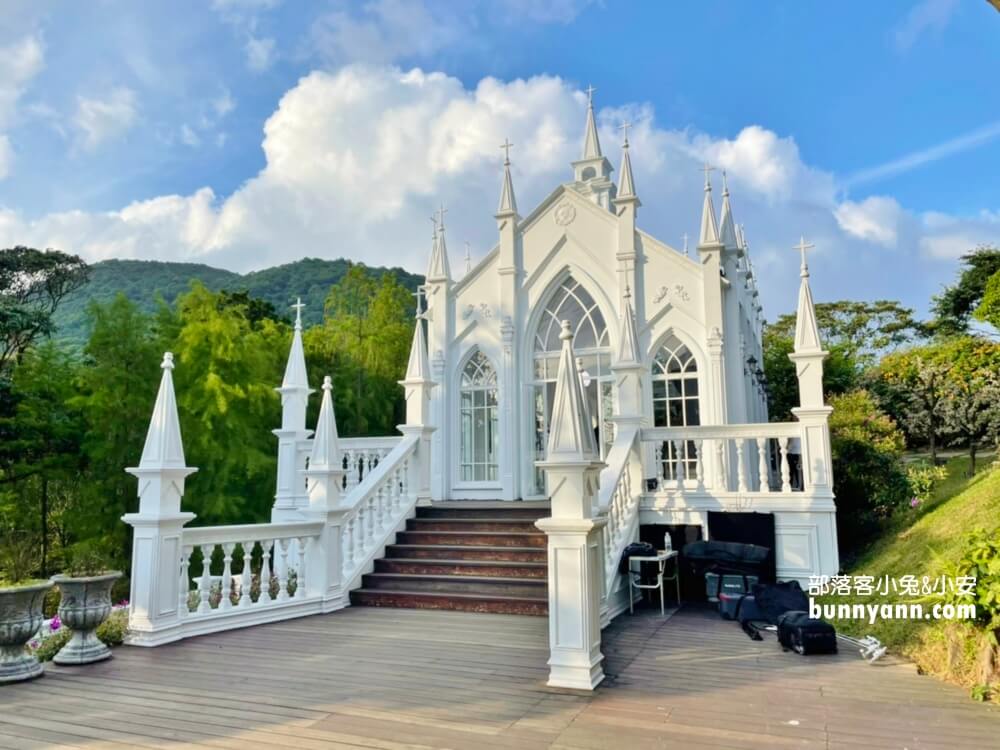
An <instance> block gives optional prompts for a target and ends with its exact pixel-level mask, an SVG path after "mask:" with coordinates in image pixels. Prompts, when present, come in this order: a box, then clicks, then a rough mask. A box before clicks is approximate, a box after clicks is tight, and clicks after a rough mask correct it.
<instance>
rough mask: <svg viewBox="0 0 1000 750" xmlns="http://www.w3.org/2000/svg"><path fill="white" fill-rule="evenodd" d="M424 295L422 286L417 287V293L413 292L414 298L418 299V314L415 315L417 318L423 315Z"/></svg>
mask: <svg viewBox="0 0 1000 750" xmlns="http://www.w3.org/2000/svg"><path fill="white" fill-rule="evenodd" d="M423 294H424V287H423V285H422V284H420V285H418V286H417V291H415V292H413V296H414V297H416V298H417V313H416V315H414V317H415V318H420V316H421V315H422V312H423V307H424V306H423V304H422V301H421V299H420V298H421V297H422V296H423Z"/></svg>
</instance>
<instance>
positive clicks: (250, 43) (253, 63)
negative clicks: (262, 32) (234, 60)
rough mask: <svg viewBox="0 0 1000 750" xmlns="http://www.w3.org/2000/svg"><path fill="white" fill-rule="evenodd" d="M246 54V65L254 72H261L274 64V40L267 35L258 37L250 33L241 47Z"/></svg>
mask: <svg viewBox="0 0 1000 750" xmlns="http://www.w3.org/2000/svg"><path fill="white" fill-rule="evenodd" d="M243 49H244V51H245V52H246V55H247V67H248V68H250V70H252V71H254V72H255V73H262V72H263V71H265V70H267V69H268V68H270V67H271V65H273V64H274V40H273V39H270V38H268V37H263V38H260V39H258V38H257V37H255V36H253V35H252V34H251V35H250V36H249V37H247V43H246V44H245V45H244V47H243Z"/></svg>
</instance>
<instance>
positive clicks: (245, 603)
mask: <svg viewBox="0 0 1000 750" xmlns="http://www.w3.org/2000/svg"><path fill="white" fill-rule="evenodd" d="M254 544H256V542H249V541H247V542H243V543H242V545H243V572H242V573H240V603H239V607H240V608H241V609H246V608H247V607H249V606H250V605H251V604H253V599H252V598H251V597H250V589H252V588H253V547H254Z"/></svg>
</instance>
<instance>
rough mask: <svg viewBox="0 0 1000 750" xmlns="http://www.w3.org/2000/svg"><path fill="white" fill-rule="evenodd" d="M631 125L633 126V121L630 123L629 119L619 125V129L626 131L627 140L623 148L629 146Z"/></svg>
mask: <svg viewBox="0 0 1000 750" xmlns="http://www.w3.org/2000/svg"><path fill="white" fill-rule="evenodd" d="M630 127H632V123H630V122H629V121H628V120H625V121H624V122H623V123H622V124H621V125H619V126H618V129H619V130H621V131H623V132H624V133H625V142H624V143H623V144H622V148H628V129H629V128H630ZM640 150H641V149H640Z"/></svg>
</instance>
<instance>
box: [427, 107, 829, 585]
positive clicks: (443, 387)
mask: <svg viewBox="0 0 1000 750" xmlns="http://www.w3.org/2000/svg"><path fill="white" fill-rule="evenodd" d="M508 148H509V145H508ZM572 168H573V179H572V180H571V181H569V182H566V183H564V184H562V185H559V186H558V187H556V188H555V189H554V190H553V191H552V192H551V193H550V194H549V195H548V196H547V197H546V198H545V199H544V200H542V202H541V203H540V204H539V205H538V206H537V207H535V208H534V209H533V210H532V211H530V212H529V213H527V214H526V215H522V214H521V213H520V212H519V211H518V206H517V202H516V200H515V192H514V184H513V181H512V179H511V172H510V158H509V150H508V151H507V158H506V159H505V161H504V172H503V182H502V187H501V193H500V202H499V206H498V208H497V211H496V214H495V218H496V222H497V231H498V233H499V242H498V244H497V245H496V246H495V247H494V248H493V249H492V250H491V251H490V252H489V253H488V254H487V255H486V256H485V257H484V258H483V259H482V260H481V261H480V262H479V263H478V264H477V265H475V266H474V267H471V268H470V269H468V271H467V272H466V274H465V275H464V276H462V277H461V278H454V277H453V275H452V272H451V269H450V266H449V262H448V253H447V248H446V244H445V230H444V226H443V222H442V224H441V225H439V226H438V227H437V229H436V231H435V237H434V243H433V247H432V251H431V257H430V262H429V265H428V269H427V281H426V287H425V294H426V312H425V313H424V318H425V319H426V321H427V323H426V325H427V348H428V354H429V357H430V366H431V372H432V378H433V380H434V382H436V383H437V384H438V386H437V387H436V388H435V389H434V391H433V394H432V396H431V412H430V413H431V418H432V420H433V425H434V427H435V432H434V434H433V438H432V441H433V442H432V452H431V453H432V459H431V462H432V463H431V494H432V499H433V500H446V499H497V498H502V499H504V500H516V499H541V498H544V497H546V496H547V494H548V493H547V488H546V486H545V475H544V472H543V471H542V470H540V469H539V467H538V465H537V464H538V463H539V462H541V461H543V460H544V458H545V450H546V443H547V439H548V426H549V419H550V417H551V410H552V400H553V395H554V389H555V378H556V371H555V367H556V363H557V359H558V353H559V348H560V340H559V330H560V323H561V321H563V320H568V321H569V322H570V324H571V326H572V331H573V334H574V337H573V341H572V346H573V350H574V352H575V354H576V356H577V358H578V364H579V369H580V376H581V378H582V381H583V384H584V391H585V396H586V402H587V406H588V407H589V414H590V419H591V422H592V427H593V431H594V435H595V438H596V442H597V445H598V447H599V452H600V455H601V458H602V459H603V458H605V457H606V456H607V453H608V451H609V450H610V447H611V445H612V442H613V435H614V424H615V421H616V417H618V416H620V415H621V414H622V413H623V412H622V408H621V407H622V394H621V393H619V392H618V391H619V384H620V382H621V380H622V378H620V377H619V376H618V375H616V370H617V369H618V368H619V367H620V366H621V365H623V364H626V363H630V364H634V362H636V361H637V362H638V363H639V364H641V389H640V393H641V397H640V398H641V404H638V405H637V406H638V407H639V409H640V410H641V411H640V414H639V416H641V419H642V424H643V426H644V427H671V428H674V427H691V426H698V425H733V424H747V423H764V422H767V401H766V397H765V388H764V382H763V372H762V370H761V364H762V341H761V338H762V326H763V318H762V315H761V313H762V307H761V304H760V301H759V294H758V289H757V285H756V279H755V278H754V274H753V268H752V266H751V264H750V261H749V257H748V254H747V246H746V242H745V240H744V238H743V234H742V231H741V228H740V227H739V226H738V225H737V224H736V222H735V221H734V218H733V213H732V209H731V206H730V199H729V191H728V186H725V187H724V189H723V193H722V208H721V217H720V218H719V219H717V218H716V213H715V209H714V205H713V198H712V187H711V183H710V181H709V173H708V169H707V168H706V179H705V197H704V207H703V215H702V220H701V232H700V238H699V242H698V246H697V250H696V252H695V254H694V257H689V255H688V254H687V252H686V248H685V251H684V252H678V251H677V250H675V249H674V248H672V247H670V246H668V245H667V244H666V243H664V242H661V241H660V240H658V239H656V238H654V237H652V236H650V235H649V234H647V233H645V232H643V231H642V230H641V229H639V228H638V227H637V225H636V218H637V213H638V209H639V207H640V206H641V205H642V203H641V201H640V199H639V195H638V193H637V188H636V185H635V183H634V180H633V176H632V165H631V161H630V156H629V144H628V138H627V135H626V138H625V142H624V144H623V148H622V156H621V168H620V170H619V175H618V182H617V184H616V183H615V182H614V181H613V180H612V172H613V168H612V166H611V163H610V162H609V160H608V159H607V157H606V156H605V155H604V154H603V153H602V150H601V144H600V141H599V139H598V133H597V126H596V122H595V118H594V109H593V103H592V102H591V103H590V105H589V106H588V109H587V119H586V126H585V133H584V140H583V151H582V154H581V157H580V159H579V160H577V161H575V162H573V163H572ZM810 305H811V301H810ZM794 450H796V446H795V445H794V442H793V444H792V445H791V446H790V448H789V453H790V457H791V458H793V459H794V454H792V451H794ZM694 452H695V446H694V444H693V443H692V442H691V441H683V442H682V443H680V444H677V445H675V444H674V443H673V442H667V443H665V444H664V445H662V446H655V447H654V446H650V447H649V449H648V450H647V452H646V457H645V461H644V463H645V466H644V475H645V478H646V480H647V482H649V480H653V479H655V480H657V481H655V482H649V485H650V488H651V491H655V490H656V489H657V488H665V487H667V486H669V485H670V483H671V482H676V481H677V478H678V477H677V475H678V473H680V474H682V475H683V476H682V477H681V481H682V482H683V480H684V479H685V478H691V479H693V474H694V470H695V468H694V466H695V456H694V455H693V453H694ZM727 458H728V457H721V458H720V462H721V463H726V464H727V466H728V464H730V463H733V464H735V460H732V461H730V460H727ZM769 460H770V459H769ZM793 463H794V462H793ZM760 466H761V468H763V462H761V464H760ZM756 467H757V464H756V463H755V464H754V467H753V468H754V471H756ZM686 475H691V476H690V477H688V476H686ZM757 479H759V477H757ZM757 479H755V480H754V481H757ZM792 481H793V482H794V477H793V479H792ZM660 504H661V505H662V503H660ZM656 505H657V503H656V502H655V500H654V499H653V498H647V499H646V501H645V502H644V506H643V507H644V518H643V520H644V522H653V521H654V520H659V521H661V522H665V523H689V522H692V521H698V512H697V510H693V509H691V508H679V507H678V508H676V509H670V510H668V509H665V510H663V511H661V512H660V513H658V514H654V508H655V507H656ZM831 508H832V495H831ZM717 509H719V508H717ZM654 515H658V516H659V518H658V519H657V518H654ZM702 520H703V519H702ZM814 522H818V523H814ZM778 525H779V527H780V523H779V524H778ZM807 525H808V526H809V529H808V531H809V533H808V536H809V543H810V545H812V546H813V547H815V549H810V550H808V551H807V550H802V553H803V554H804V555H806V556H808V557H811V558H812V560H811V562H809V561H807V560H805V559H800V560H799V561H798V562H797V563H795V564H793V565H791V566H786V567H793V568H795V569H796V572H802V571H804V570H805V569H806V568H807V567H808V568H811V569H813V570H815V569H819V568H820V567H822V568H824V569H827V570H829V569H830V563H831V562H833V560H832V559H829V558H831V556H832V557H833V558H834V559H835V556H836V539H835V533H836V532H835V530H834V526H833V516H832V512H831V513H829V514H828V517H825V518H813V519H810V520H809V522H808V524H807ZM819 556H823V557H827V558H828V560H827V561H826V562H827V564H825V565H820V564H819V560H818V557H819ZM800 557H801V555H800ZM834 569H835V568H834ZM788 572H791V571H788Z"/></svg>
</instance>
